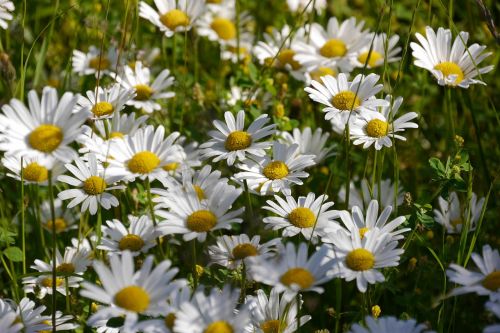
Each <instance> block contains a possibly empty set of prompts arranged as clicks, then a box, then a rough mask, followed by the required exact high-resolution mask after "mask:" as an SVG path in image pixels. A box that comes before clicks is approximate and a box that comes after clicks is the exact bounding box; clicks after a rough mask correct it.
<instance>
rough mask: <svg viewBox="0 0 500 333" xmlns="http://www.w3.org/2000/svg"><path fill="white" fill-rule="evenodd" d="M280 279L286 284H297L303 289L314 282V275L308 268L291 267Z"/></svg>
mask: <svg viewBox="0 0 500 333" xmlns="http://www.w3.org/2000/svg"><path fill="white" fill-rule="evenodd" d="M280 281H281V283H283V284H284V285H286V286H291V285H292V284H296V285H298V286H300V288H301V289H307V288H309V287H310V286H312V284H313V283H314V276H313V275H312V274H311V272H309V271H308V270H307V269H304V268H301V267H296V268H291V269H289V270H288V271H287V272H286V273H285V274H283V275H282V276H281V278H280Z"/></svg>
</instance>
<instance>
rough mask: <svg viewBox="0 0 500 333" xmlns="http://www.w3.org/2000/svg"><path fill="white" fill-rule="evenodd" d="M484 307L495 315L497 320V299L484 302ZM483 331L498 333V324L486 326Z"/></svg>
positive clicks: (499, 308) (499, 311)
mask: <svg viewBox="0 0 500 333" xmlns="http://www.w3.org/2000/svg"><path fill="white" fill-rule="evenodd" d="M485 307H486V309H488V311H490V312H491V313H493V314H494V315H495V316H496V317H497V320H498V319H500V303H498V301H497V302H492V301H489V302H486V304H485ZM483 333H500V324H493V325H489V326H486V327H485V328H484V330H483Z"/></svg>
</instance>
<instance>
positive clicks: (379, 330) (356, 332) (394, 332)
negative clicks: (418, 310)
mask: <svg viewBox="0 0 500 333" xmlns="http://www.w3.org/2000/svg"><path fill="white" fill-rule="evenodd" d="M365 323H366V328H365V327H363V326H361V325H359V324H354V325H352V327H351V330H350V331H349V332H348V333H387V332H391V333H435V332H434V331H429V330H428V327H427V326H426V325H424V324H418V323H417V321H416V320H414V319H406V320H400V319H397V318H396V317H380V318H373V317H371V316H366V317H365Z"/></svg>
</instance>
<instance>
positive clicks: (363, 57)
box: [358, 50, 383, 67]
mask: <svg viewBox="0 0 500 333" xmlns="http://www.w3.org/2000/svg"><path fill="white" fill-rule="evenodd" d="M380 59H383V57H382V55H381V54H380V53H378V52H377V51H373V50H372V53H371V54H370V58H368V51H367V52H363V53H361V54H360V55H359V57H358V61H359V62H360V63H362V64H363V65H364V64H366V63H367V62H368V66H369V67H376V66H377V65H378V61H379V60H380Z"/></svg>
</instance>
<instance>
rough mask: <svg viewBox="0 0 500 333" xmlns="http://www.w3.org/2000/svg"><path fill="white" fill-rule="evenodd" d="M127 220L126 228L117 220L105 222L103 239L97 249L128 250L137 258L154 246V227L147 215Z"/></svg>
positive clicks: (130, 216) (131, 217)
mask: <svg viewBox="0 0 500 333" xmlns="http://www.w3.org/2000/svg"><path fill="white" fill-rule="evenodd" d="M128 220H129V223H130V226H129V227H128V228H127V227H125V226H124V225H123V223H121V222H120V221H119V220H117V219H114V220H112V221H106V224H107V226H104V225H103V226H102V232H103V238H101V244H100V245H98V246H97V248H98V249H101V250H105V251H110V252H120V251H124V250H129V251H131V253H132V255H133V256H137V255H139V254H140V253H147V252H148V250H149V249H150V248H152V247H153V246H155V245H156V236H157V235H156V230H155V226H154V225H153V221H152V220H151V219H150V218H149V217H148V216H147V215H142V216H140V217H137V216H133V215H129V216H128Z"/></svg>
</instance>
